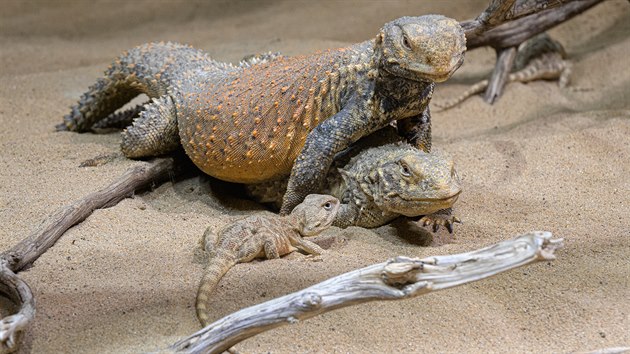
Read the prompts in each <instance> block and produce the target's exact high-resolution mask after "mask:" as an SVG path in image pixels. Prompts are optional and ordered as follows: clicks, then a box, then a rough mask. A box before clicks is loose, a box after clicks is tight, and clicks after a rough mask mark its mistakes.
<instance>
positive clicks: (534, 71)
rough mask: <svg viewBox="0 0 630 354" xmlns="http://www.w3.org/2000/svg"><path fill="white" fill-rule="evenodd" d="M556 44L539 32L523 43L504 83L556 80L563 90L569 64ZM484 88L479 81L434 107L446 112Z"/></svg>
mask: <svg viewBox="0 0 630 354" xmlns="http://www.w3.org/2000/svg"><path fill="white" fill-rule="evenodd" d="M566 58H567V54H566V51H565V50H564V47H563V46H562V44H560V42H558V41H556V40H554V39H553V38H551V37H550V36H549V35H548V34H546V33H542V34H539V35H537V36H534V37H532V38H530V39H528V40H527V41H525V42H523V43H522V44H521V45H520V46H519V48H518V50H517V53H516V59H515V61H514V65H513V70H512V72H511V73H510V74H509V76H508V79H507V82H521V83H527V82H530V81H535V80H558V86H559V87H560V88H565V87H566V86H567V85H568V84H569V76H570V75H571V63H570V62H569V61H568V60H567V59H566ZM487 87H488V80H487V79H486V80H481V81H479V82H477V83H476V84H474V85H472V86H471V87H470V88H468V89H467V90H466V91H465V92H464V93H462V94H461V95H460V96H458V97H455V98H452V99H448V100H446V101H444V102H439V101H436V102H435V103H434V104H435V106H436V107H438V108H440V109H441V110H447V109H450V108H453V107H455V106H457V105H458V104H460V103H462V102H464V101H465V100H466V99H468V98H469V97H471V96H473V95H476V94H478V93H481V92H483V91H484V90H485V89H486V88H487Z"/></svg>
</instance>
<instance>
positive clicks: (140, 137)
mask: <svg viewBox="0 0 630 354" xmlns="http://www.w3.org/2000/svg"><path fill="white" fill-rule="evenodd" d="M179 141H180V140H179V133H178V129H177V117H176V111H175V104H174V103H173V99H172V98H171V97H170V96H168V95H165V96H162V97H160V98H157V99H154V100H153V101H152V102H150V103H147V104H146V105H145V106H144V110H143V111H141V112H140V116H139V117H138V118H136V119H135V120H134V121H133V125H132V126H130V127H128V128H127V129H125V130H124V131H123V133H122V143H121V146H120V148H121V150H122V152H123V154H124V155H125V156H127V157H129V158H142V157H150V156H159V155H163V154H166V153H169V152H171V151H173V150H175V149H177V147H178V146H179Z"/></svg>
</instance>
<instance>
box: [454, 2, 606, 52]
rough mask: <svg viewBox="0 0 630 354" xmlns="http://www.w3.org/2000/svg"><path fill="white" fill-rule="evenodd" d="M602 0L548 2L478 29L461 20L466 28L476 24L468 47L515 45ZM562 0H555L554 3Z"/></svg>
mask: <svg viewBox="0 0 630 354" xmlns="http://www.w3.org/2000/svg"><path fill="white" fill-rule="evenodd" d="M602 1H603V0H574V1H569V2H567V3H565V4H564V5H562V6H547V7H546V9H545V10H542V11H539V12H536V11H535V10H534V9H532V10H531V11H525V10H523V12H524V13H528V15H527V16H525V17H520V18H519V17H518V16H513V17H512V19H511V20H509V21H507V22H505V23H503V24H500V25H497V26H495V27H494V28H490V29H488V30H486V31H482V32H478V31H476V30H475V27H474V25H468V24H467V23H469V22H471V21H465V22H462V23H461V25H462V26H463V27H464V28H465V29H466V26H473V27H470V28H471V29H469V30H467V31H466V48H468V50H472V49H475V48H479V47H484V46H491V47H493V48H507V47H516V46H518V45H520V44H521V43H523V42H524V41H526V40H527V39H529V38H531V37H533V36H535V35H537V34H539V33H541V32H544V31H546V30H548V29H550V28H552V27H554V26H556V25H558V24H560V23H562V22H565V21H567V20H569V19H570V18H572V17H574V16H576V15H579V14H581V13H582V12H584V11H586V10H588V9H590V8H591V7H593V6H595V5H597V4H599V3H600V2H602ZM559 3H562V2H559ZM559 3H557V2H554V4H555V5H558V4H559ZM473 21H475V20H473ZM469 33H470V35H469Z"/></svg>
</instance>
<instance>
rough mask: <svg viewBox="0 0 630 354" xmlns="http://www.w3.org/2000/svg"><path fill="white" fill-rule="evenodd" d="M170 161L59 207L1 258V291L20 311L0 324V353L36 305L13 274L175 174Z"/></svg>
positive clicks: (141, 168)
mask: <svg viewBox="0 0 630 354" xmlns="http://www.w3.org/2000/svg"><path fill="white" fill-rule="evenodd" d="M177 171H178V169H176V166H175V160H174V159H173V158H161V159H155V160H152V161H150V162H142V163H140V164H139V165H138V166H135V167H132V168H130V169H129V170H127V171H126V172H125V173H124V174H123V175H122V176H120V177H119V178H118V179H117V180H115V181H114V182H113V183H111V184H110V185H108V186H107V187H105V188H103V189H101V190H99V191H97V192H94V193H92V194H89V195H87V196H86V197H84V198H82V199H80V200H78V201H76V202H74V203H73V204H71V205H68V206H65V207H62V208H61V209H59V210H57V211H56V212H55V213H53V214H52V215H51V216H49V217H48V218H47V219H45V220H44V221H43V222H42V223H41V224H40V225H39V227H38V228H37V229H36V230H35V231H33V232H32V233H31V234H30V235H29V236H28V237H27V238H25V239H23V240H22V241H21V242H20V243H18V244H17V245H15V246H14V247H13V248H11V249H10V250H8V251H5V252H3V253H2V254H0V290H3V292H4V293H5V294H7V295H8V296H9V298H10V300H12V301H13V302H15V303H16V305H17V306H18V307H19V308H20V310H19V311H18V313H16V314H14V315H11V316H8V317H5V318H3V319H2V320H0V353H5V352H10V351H12V350H15V349H16V344H17V342H18V341H17V339H18V335H19V332H21V331H23V330H24V329H25V328H26V326H27V325H28V323H29V322H30V321H31V320H32V319H33V317H34V316H35V301H34V298H33V295H32V293H31V290H30V289H29V287H28V285H27V284H26V283H25V282H24V281H22V280H21V279H20V278H19V277H18V276H17V275H16V274H15V273H17V272H19V271H20V270H22V269H24V267H26V266H28V265H30V264H32V263H33V262H34V261H35V260H36V259H37V258H39V256H41V255H42V254H44V252H46V251H47V250H48V249H49V248H50V247H52V245H54V244H55V242H56V241H57V240H58V239H59V238H60V237H61V235H63V233H64V232H66V231H67V230H68V229H69V228H71V227H72V226H74V225H76V224H78V223H80V222H81V221H83V220H85V218H87V217H88V216H89V215H90V214H92V212H94V210H96V209H101V208H107V207H111V206H113V205H116V204H117V203H118V202H119V201H121V200H122V199H124V198H126V197H128V196H130V195H131V194H132V193H133V192H134V191H136V190H139V189H142V188H145V187H147V186H148V185H150V184H151V183H154V182H158V181H160V180H164V179H165V178H167V177H168V176H170V175H172V174H175V173H177Z"/></svg>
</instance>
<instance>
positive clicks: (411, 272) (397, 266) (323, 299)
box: [169, 231, 562, 353]
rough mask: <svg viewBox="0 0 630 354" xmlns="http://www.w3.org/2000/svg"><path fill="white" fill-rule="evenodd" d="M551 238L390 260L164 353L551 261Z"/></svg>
mask: <svg viewBox="0 0 630 354" xmlns="http://www.w3.org/2000/svg"><path fill="white" fill-rule="evenodd" d="M551 237H552V235H551V233H550V232H544V231H543V232H530V233H527V234H524V235H521V236H518V237H516V238H515V239H512V240H508V241H503V242H500V243H498V244H495V245H493V246H490V247H486V248H483V249H480V250H476V251H472V252H468V253H461V254H455V255H451V256H435V257H428V258H424V259H418V258H407V257H396V258H393V259H390V260H389V261H387V262H385V263H379V264H374V265H371V266H368V267H365V268H361V269H358V270H355V271H352V272H349V273H345V274H342V275H339V276H337V277H334V278H331V279H329V280H326V281H324V282H321V283H319V284H316V285H313V286H311V287H309V288H307V289H304V290H301V291H298V292H295V293H292V294H289V295H286V296H282V297H279V298H276V299H273V300H270V301H267V302H264V303H262V304H259V305H255V306H252V307H248V308H245V309H243V310H240V311H237V312H235V313H232V314H230V315H228V316H226V317H223V318H222V319H220V320H218V321H216V322H214V323H212V324H210V325H208V326H207V327H205V328H203V329H202V330H200V331H198V332H196V333H194V334H193V335H191V336H190V337H188V338H185V339H183V340H181V341H179V342H177V343H175V344H173V345H172V346H171V347H170V348H169V349H170V350H173V351H181V352H187V353H221V352H223V351H225V350H228V349H229V348H231V347H232V346H233V345H235V344H236V343H239V342H241V341H243V340H245V339H247V338H249V337H252V336H254V335H256V334H258V333H261V332H264V331H267V330H270V329H273V328H276V327H280V326H284V325H287V324H291V323H296V322H298V321H300V320H305V319H307V318H310V317H314V316H317V315H319V314H322V313H325V312H328V311H332V310H335V309H338V308H342V307H346V306H351V305H356V304H360V303H364V302H368V301H375V300H400V299H407V298H411V297H416V296H419V295H423V294H426V293H429V292H431V291H437V290H442V289H447V288H451V287H454V286H458V285H462V284H465V283H469V282H473V281H476V280H480V279H484V278H487V277H490V276H493V275H495V274H497V273H500V272H504V271H506V270H509V269H513V268H516V267H520V266H524V265H526V264H529V263H532V262H536V261H548V260H553V259H555V256H554V251H555V250H556V249H558V248H559V247H561V246H562V240H561V239H555V240H553V239H552V238H551Z"/></svg>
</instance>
